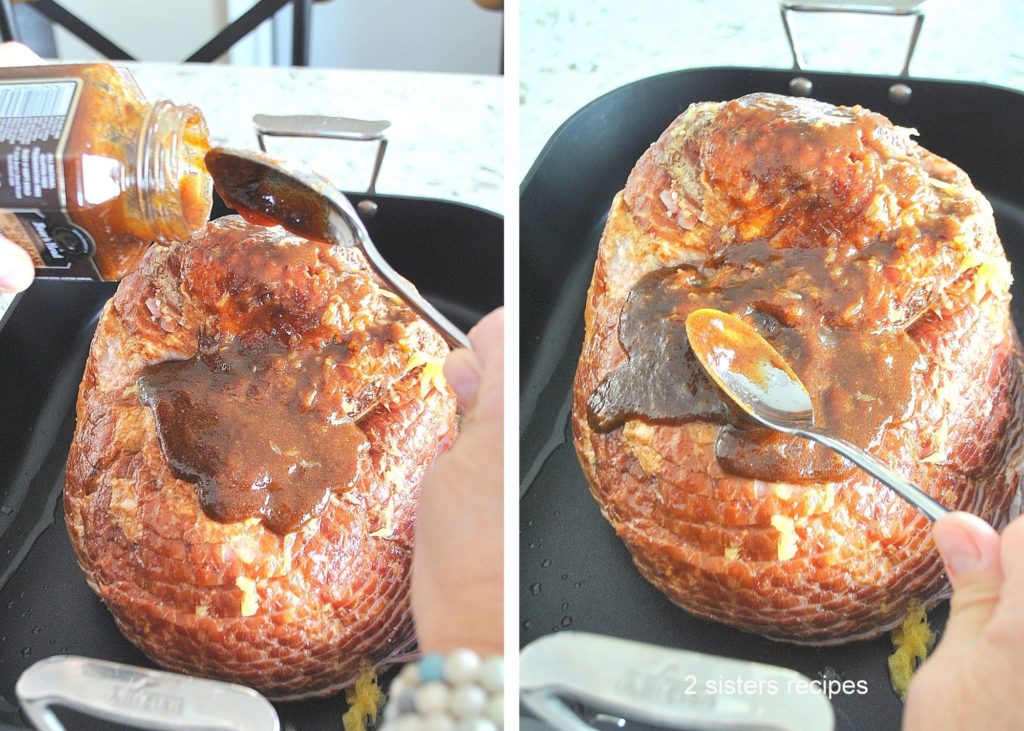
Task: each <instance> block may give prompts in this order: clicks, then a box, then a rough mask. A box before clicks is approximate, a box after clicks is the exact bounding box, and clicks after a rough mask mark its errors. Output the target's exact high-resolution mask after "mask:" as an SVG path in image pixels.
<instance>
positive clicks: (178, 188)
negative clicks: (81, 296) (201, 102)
mask: <svg viewBox="0 0 1024 731" xmlns="http://www.w3.org/2000/svg"><path fill="white" fill-rule="evenodd" d="M209 146H210V143H209V134H208V132H207V128H206V120H205V119H204V118H203V115H202V112H200V111H199V109H197V108H196V107H193V106H189V105H177V104H172V103H171V102H168V101H158V102H156V103H150V102H147V101H146V98H145V96H144V95H143V93H142V90H141V89H140V88H139V86H138V84H137V83H136V82H135V79H134V78H132V76H131V74H130V73H129V72H128V71H127V70H126V69H124V68H119V67H116V66H112V65H110V64H75V65H66V66H27V67H16V68H2V69H0V232H2V233H3V234H4V235H5V236H7V237H8V238H10V239H13V240H14V241H16V242H17V243H19V244H20V245H21V246H22V247H24V248H25V249H26V250H27V251H28V252H29V254H30V255H31V256H32V259H33V261H35V263H36V274H37V276H41V277H47V276H49V277H73V278H78V279H83V278H85V279H105V280H117V279H121V278H122V277H123V276H124V275H125V274H127V273H128V272H129V271H131V269H132V268H133V267H134V266H135V264H136V263H137V262H138V260H139V258H140V257H141V256H142V254H143V253H144V252H145V250H146V249H147V248H148V247H149V245H150V243H151V242H153V241H158V242H159V241H164V242H166V241H174V240H180V239H183V238H187V237H188V236H190V235H191V234H193V233H194V232H195V231H197V230H198V229H199V228H201V227H202V226H203V225H204V224H205V223H206V221H207V219H208V218H209V215H210V208H211V205H212V181H211V178H210V175H209V173H208V172H207V171H206V167H205V164H204V162H203V158H204V156H205V154H206V151H207V150H208V149H209Z"/></svg>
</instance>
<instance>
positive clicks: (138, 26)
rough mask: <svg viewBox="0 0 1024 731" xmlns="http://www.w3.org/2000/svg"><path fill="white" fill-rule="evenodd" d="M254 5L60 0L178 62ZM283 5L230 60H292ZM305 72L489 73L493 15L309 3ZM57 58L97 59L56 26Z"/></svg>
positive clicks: (223, 0) (459, 7)
mask: <svg viewBox="0 0 1024 731" xmlns="http://www.w3.org/2000/svg"><path fill="white" fill-rule="evenodd" d="M255 1H256V0H173V2H159V1H158V0H144V1H140V0H103V1H102V2H97V0H61V2H62V4H63V5H64V6H65V7H66V8H67V9H68V10H70V11H71V12H73V13H75V14H76V15H78V16H80V17H81V18H82V19H83V20H85V21H86V22H88V23H89V24H90V25H93V26H94V27H95V28H96V29H97V30H99V31H100V32H102V33H104V34H105V35H107V36H108V37H109V38H110V39H111V40H113V41H114V42H115V43H117V44H118V45H120V46H121V47H122V48H124V49H125V50H126V51H128V52H129V53H131V54H132V55H133V56H136V57H137V58H138V59H140V60H142V61H171V62H175V61H181V60H183V59H185V58H186V57H188V56H189V55H191V54H192V52H193V51H195V50H196V49H197V48H199V47H200V46H201V45H202V44H203V43H205V42H206V41H207V40H209V39H210V38H211V37H212V36H213V35H214V34H215V33H217V32H218V31H219V30H220V29H221V28H223V27H224V25H225V24H226V23H227V18H229V17H232V18H234V17H237V16H238V15H240V14H241V13H242V12H244V11H245V10H246V9H247V8H249V7H251V6H252V5H253V4H254V3H255ZM291 21H292V9H291V6H290V5H289V6H286V7H284V8H282V9H281V10H280V11H279V12H278V13H277V15H276V17H275V19H274V27H273V30H271V28H270V27H269V26H270V24H269V23H266V24H264V25H263V26H261V27H260V28H259V29H258V30H257V31H256V32H255V33H254V34H252V35H251V36H250V40H248V41H247V42H245V43H243V44H242V45H240V46H239V47H236V50H234V51H232V53H231V60H232V62H234V63H240V64H249V65H267V64H269V63H271V62H272V61H273V60H274V59H276V60H277V62H278V63H280V64H283V65H287V64H289V63H290V61H291V27H292V26H291ZM312 21H313V22H312V28H313V30H312V35H311V38H310V51H311V52H310V65H312V66H334V67H344V68H372V69H406V70H416V71H447V72H461V73H478V74H494V73H497V72H498V69H499V55H500V53H501V33H502V14H501V13H497V12H494V11H490V10H484V9H482V8H480V7H479V6H478V5H477V4H476V3H475V2H473V0H370V1H369V2H367V0H330V1H329V2H324V3H316V4H315V5H314V6H313V19H312ZM55 35H56V42H57V52H58V55H59V56H60V58H62V59H68V60H92V59H99V58H100V56H99V54H97V53H96V52H95V51H93V50H92V49H91V48H90V47H89V46H87V45H86V44H84V43H82V42H81V41H79V40H78V39H77V38H75V37H74V36H72V35H71V34H70V33H68V32H67V31H65V30H64V29H62V28H56V29H55Z"/></svg>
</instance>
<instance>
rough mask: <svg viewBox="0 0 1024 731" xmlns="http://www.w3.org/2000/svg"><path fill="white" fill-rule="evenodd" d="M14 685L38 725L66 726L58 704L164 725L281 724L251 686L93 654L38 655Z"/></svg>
mask: <svg viewBox="0 0 1024 731" xmlns="http://www.w3.org/2000/svg"><path fill="white" fill-rule="evenodd" d="M15 692H16V693H17V695H18V700H20V701H21V705H22V710H23V711H24V713H25V715H26V716H27V717H28V720H29V721H30V722H31V723H32V724H33V725H34V726H35V727H36V728H37V729H39V730H40V731H64V726H63V724H61V722H60V719H58V718H57V715H56V714H55V713H54V712H53V710H52V708H53V707H54V706H59V707H64V708H69V709H72V710H75V711H79V712H81V713H84V714H86V715H88V716H93V717H95V718H102V719H104V720H106V721H112V722H114V723H124V724H130V725H132V726H135V727H137V728H144V729H161V730H163V731H280V728H281V723H280V721H279V720H278V718H277V711H275V710H274V707H273V706H272V705H271V704H270V701H268V700H267V699H266V698H264V697H263V696H262V695H260V694H259V693H257V692H256V691H255V690H252V689H251V688H246V687H244V686H241V685H234V684H232V683H222V682H220V681H218V680H207V679H204V678H191V677H188V676H186V675H179V674H177V673H168V672H164V671H161V670H147V669H144V668H137V667H133V666H131V665H124V664H122V663H116V662H107V661H104V660H94V659H92V658H87V657H75V656H71V655H57V656H55V657H50V658H47V659H46V660H40V661H39V662H37V663H35V664H34V665H32V666H31V667H30V668H29V669H28V670H26V671H25V672H23V673H22V674H21V677H20V678H19V679H18V683H17V685H16V686H15Z"/></svg>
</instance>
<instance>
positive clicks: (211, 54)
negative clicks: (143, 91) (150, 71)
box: [0, 0, 322, 66]
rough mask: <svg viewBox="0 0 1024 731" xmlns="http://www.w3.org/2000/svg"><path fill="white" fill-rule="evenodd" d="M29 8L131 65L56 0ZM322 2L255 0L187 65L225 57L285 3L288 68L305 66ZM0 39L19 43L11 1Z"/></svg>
mask: <svg viewBox="0 0 1024 731" xmlns="http://www.w3.org/2000/svg"><path fill="white" fill-rule="evenodd" d="M30 2H31V4H32V7H33V8H34V9H35V10H36V11H37V12H38V13H40V14H41V15H43V16H45V17H46V18H47V19H49V20H50V22H52V23H55V24H57V25H60V26H63V27H64V28H66V29H67V30H68V31H70V32H71V33H73V34H74V35H76V36H78V38H80V39H81V40H82V41H84V42H85V43H88V44H89V45H90V46H92V47H93V48H95V49H96V50H97V51H98V52H100V53H102V54H103V55H104V56H106V57H107V58H109V59H111V60H121V61H135V60H137V59H135V58H134V57H133V56H132V55H131V54H130V53H128V52H127V51H125V50H124V49H123V48H121V47H120V46H119V45H117V44H116V43H114V42H113V41H112V40H110V39H109V38H107V37H106V36H105V35H103V34H102V33H100V32H99V31H98V30H96V29H95V28H93V27H92V26H91V25H89V24H88V23H86V22H85V21H84V20H82V19H81V18H79V17H78V16H77V15H75V14H74V13H72V12H70V11H69V10H67V9H66V8H65V7H63V6H62V5H61V4H60V3H58V2H56V0H30ZM314 2H322V0H259V2H257V3H256V4H255V5H253V6H252V8H250V9H249V10H247V11H246V12H245V13H243V14H242V15H241V16H239V17H238V18H237V19H236V20H235V21H233V22H232V23H230V24H229V25H228V26H227V27H226V28H224V30H222V31H221V32H220V33H218V34H217V35H215V36H214V37H213V38H211V39H210V40H209V41H208V42H207V43H205V44H204V45H203V46H202V47H201V48H199V49H198V50H197V51H196V52H195V53H193V54H192V55H191V56H189V57H188V58H186V59H185V61H186V62H188V61H197V62H206V63H208V62H211V61H215V60H216V59H217V58H219V57H220V56H222V55H223V54H225V53H227V52H228V50H229V49H230V48H231V47H232V46H233V45H235V44H236V43H238V42H239V41H240V40H242V39H243V38H245V36H247V35H249V33H251V32H252V31H253V30H255V29H256V27H257V26H259V25H260V24H261V23H263V22H264V21H265V20H268V19H270V18H271V17H273V15H274V13H276V12H277V11H278V10H280V9H281V8H283V7H284V6H285V5H288V4H289V3H290V4H291V6H292V12H293V13H294V15H293V20H292V65H293V66H308V65H309V30H310V14H311V12H312V8H313V3H314ZM0 38H2V39H3V40H4V41H19V40H21V37H20V35H19V33H18V24H17V21H16V19H15V17H14V9H13V7H12V4H11V0H0Z"/></svg>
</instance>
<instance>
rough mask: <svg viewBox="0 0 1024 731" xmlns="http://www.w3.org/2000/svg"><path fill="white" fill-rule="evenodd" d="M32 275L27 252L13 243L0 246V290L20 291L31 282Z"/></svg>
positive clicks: (33, 274)
mask: <svg viewBox="0 0 1024 731" xmlns="http://www.w3.org/2000/svg"><path fill="white" fill-rule="evenodd" d="M34 276H35V269H34V268H33V266H32V260H31V259H30V258H29V256H28V254H26V253H25V252H24V251H22V250H21V249H20V248H18V247H17V246H16V245H13V244H11V245H7V246H0V292H8V293H14V292H21V291H23V290H25V289H27V288H28V285H30V284H32V278H33V277H34Z"/></svg>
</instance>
